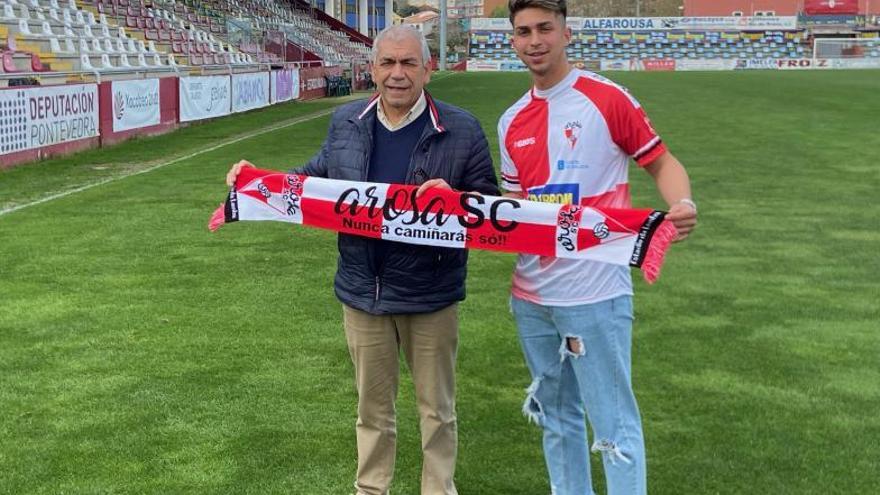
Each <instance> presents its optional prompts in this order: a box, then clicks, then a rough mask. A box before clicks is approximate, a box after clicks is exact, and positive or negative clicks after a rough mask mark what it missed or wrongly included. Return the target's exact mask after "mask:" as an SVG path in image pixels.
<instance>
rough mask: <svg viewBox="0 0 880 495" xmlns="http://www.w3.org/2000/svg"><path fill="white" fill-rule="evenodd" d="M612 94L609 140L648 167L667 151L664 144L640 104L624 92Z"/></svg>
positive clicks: (619, 90) (641, 164)
mask: <svg viewBox="0 0 880 495" xmlns="http://www.w3.org/2000/svg"><path fill="white" fill-rule="evenodd" d="M615 93H616V94H615V96H613V102H612V104H613V105H614V111H613V112H612V115H613V116H614V117H613V118H612V119H611V122H609V124H611V125H610V127H611V136H612V139H613V140H614V142H615V143H616V144H617V145H618V146H620V149H622V150H623V151H624V152H625V153H626V154H628V155H629V156H631V157H632V158H633V160H635V161H636V163H638V164H639V166H642V167H644V166H646V165H649V164H650V163H651V162H653V161H654V160H656V159H657V158H658V157H659V156H660V155H662V154H663V153H665V152H666V145H665V144H663V141H662V140H661V139H660V136H659V135H657V132H656V131H655V130H654V126H652V125H651V121H650V119H648V114H646V113H645V110H644V109H643V108H642V106H641V105H639V102H638V101H636V99H635V98H633V97H632V96H630V95H629V94H628V93H626V92H625V91H624V90H623V89H619V88H618V89H617V91H616V92H615Z"/></svg>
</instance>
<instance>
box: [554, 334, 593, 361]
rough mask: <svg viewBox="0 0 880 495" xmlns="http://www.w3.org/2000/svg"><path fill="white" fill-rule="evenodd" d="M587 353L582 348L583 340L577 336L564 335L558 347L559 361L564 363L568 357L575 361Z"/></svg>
mask: <svg viewBox="0 0 880 495" xmlns="http://www.w3.org/2000/svg"><path fill="white" fill-rule="evenodd" d="M586 353H587V350H586V349H585V348H584V340H583V339H582V338H581V337H580V336H578V335H566V336H565V337H564V338H563V339H562V343H561V344H560V345H559V361H560V362H561V361H565V358H567V357H570V358H572V359H577V358H579V357H581V356H583V355H585V354H586Z"/></svg>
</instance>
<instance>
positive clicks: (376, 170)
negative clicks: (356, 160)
mask: <svg viewBox="0 0 880 495" xmlns="http://www.w3.org/2000/svg"><path fill="white" fill-rule="evenodd" d="M427 124H428V108H427V107H425V109H424V110H423V111H422V114H421V115H419V116H418V117H416V119H415V120H414V121H412V122H410V123H409V124H407V125H406V126H404V127H402V128H400V129H397V130H396V131H389V130H388V128H387V127H385V126H384V125H383V124H382V122H380V121H379V119H378V117H377V118H376V120H375V121H374V122H373V152H372V154H371V156H370V165H369V168H368V169H367V170H368V172H367V181H368V182H381V183H383V184H403V183H405V182H406V173H407V172H408V171H409V166H410V162H411V161H412V155H413V150H415V148H416V144H418V142H419V138H420V137H421V136H422V132H424V130H425V125H427ZM393 242H394V241H383V240H381V239H372V244H373V246H372V247H373V254H372V262H373V269H374V270H375V271H376V272H377V273H381V272H382V267H383V266H384V265H385V256H386V254H387V253H388V249H390V244H392V243H393Z"/></svg>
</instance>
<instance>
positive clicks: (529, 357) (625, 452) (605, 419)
mask: <svg viewBox="0 0 880 495" xmlns="http://www.w3.org/2000/svg"><path fill="white" fill-rule="evenodd" d="M510 305H511V310H512V312H513V315H514V317H515V319H516V324H517V327H518V329H519V336H520V343H521V344H522V348H523V354H525V358H526V362H527V364H528V367H529V371H530V372H531V375H532V384H531V385H530V386H529V388H528V389H527V390H526V401H525V404H523V413H524V414H525V415H526V416H527V417H528V418H529V419H531V420H533V421H535V422H536V423H537V424H538V425H540V426H541V427H542V428H543V430H544V460H545V461H546V463H547V471H548V472H549V475H550V485H551V493H552V494H554V495H593V494H594V493H595V492H593V488H592V482H591V478H590V462H589V452H588V448H587V446H588V445H589V438H588V436H587V428H586V420H587V419H589V423H590V426H591V428H592V433H593V444H592V447H591V448H590V449H589V450H592V451H593V452H600V453H601V455H602V462H603V466H604V468H605V480H606V482H607V487H608V494H609V495H630V494H631V495H644V494H646V493H647V478H646V470H645V442H644V437H643V435H642V422H641V418H640V417H639V409H638V405H637V404H636V399H635V396H634V395H633V390H632V379H631V373H630V370H631V368H632V365H631V359H630V354H631V348H632V342H631V339H632V320H633V310H632V297H631V296H628V295H627V296H619V297H616V298H614V299H610V300H607V301H600V302H598V303H593V304H584V305H580V306H565V307H563V306H542V305H538V304H534V303H531V302H527V301H524V300H522V299H517V298H512V299H511V302H510ZM570 340H573V341H575V342H577V343H579V344H580V346H579V347H580V349H579V350H578V352H574V351H572V346H570V344H569V341H570ZM585 414H586V415H585Z"/></svg>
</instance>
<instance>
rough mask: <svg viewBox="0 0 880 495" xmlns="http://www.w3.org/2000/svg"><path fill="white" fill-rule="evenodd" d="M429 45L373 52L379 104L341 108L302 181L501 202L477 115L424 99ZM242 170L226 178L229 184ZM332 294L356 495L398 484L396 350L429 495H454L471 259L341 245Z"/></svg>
mask: <svg viewBox="0 0 880 495" xmlns="http://www.w3.org/2000/svg"><path fill="white" fill-rule="evenodd" d="M429 62H430V53H429V51H428V45H427V43H426V41H425V38H424V36H423V35H422V34H421V33H420V32H418V31H416V30H414V29H412V28H409V27H404V26H393V27H390V28H388V29H386V30H384V31H382V32H381V33H379V35H378V36H376V39H375V41H374V43H373V69H372V75H373V80H374V81H375V82H376V85H377V86H378V90H379V91H378V94H376V95H374V96H373V97H372V98H371V99H369V100H368V101H366V102H364V101H358V102H354V103H349V104H346V105H344V106H342V107H340V108H339V109H338V110H337V111H336V112H335V114H334V115H333V119H332V121H331V123H330V130H329V132H328V135H327V139H326V140H325V141H324V144H323V146H322V147H321V150H320V152H318V153H317V154H316V155H315V156H314V157H313V158H312V159H311V161H309V163H308V164H306V165H305V166H304V167H302V168H300V169H295V170H294V171H293V172H295V173H303V174H306V175H310V176H318V177H328V178H331V179H344V180H354V181H368V182H381V183H398V184H421V185H422V187H421V189H420V193H421V192H422V191H424V190H425V189H427V188H429V187H444V188H448V187H451V188H454V189H458V190H464V191H478V192H481V193H484V194H498V188H497V182H496V179H495V171H494V169H493V167H492V160H491V158H490V155H489V148H488V143H487V142H486V137H485V135H484V134H483V131H482V129H481V128H480V125H479V123H478V122H477V120H476V119H474V117H473V116H471V115H470V114H468V113H466V112H464V111H462V110H461V109H458V108H456V107H453V106H451V105H447V104H444V103H441V102H438V101H435V100H434V99H432V98H431V96H430V95H429V94H428V93H427V92H426V91H424V86H425V84H427V83H428V81H429V80H430V76H431V73H430V67H429ZM249 165H250V164H249V163H248V162H245V161H242V162H239V163H237V164H236V165H234V166H233V168H232V170H230V172H229V175H228V177H227V181H228V182H229V184H230V185H231V184H232V183H234V180H235V177H236V176H237V174H238V171H239V170H240V169H241V167H243V166H249ZM338 245H339V262H338V267H337V272H336V279H335V290H336V295H337V297H338V298H339V300H340V301H342V303H343V317H344V327H345V335H346V339H347V340H348V349H349V352H350V354H351V359H352V362H353V363H354V369H355V382H356V385H357V390H358V419H357V426H356V431H357V445H358V471H357V481H356V482H355V487H356V488H357V493H358V495H380V494H386V493H388V490H389V486H390V485H391V479H392V477H393V475H394V459H395V443H396V436H397V432H396V426H395V425H396V422H395V409H394V402H395V399H396V396H397V386H398V369H399V368H398V355H399V352H400V350H401V349H402V350H403V354H404V356H405V358H406V362H407V364H408V366H409V368H410V371H411V372H412V376H413V382H414V384H415V391H416V397H417V401H418V407H419V415H420V417H421V423H420V424H421V434H422V453H423V456H424V458H423V464H422V494H424V495H427V494H430V495H434V494H444V495H449V494H455V493H457V492H456V489H455V483H454V481H453V476H454V473H455V456H456V450H457V443H458V440H457V427H456V416H455V375H454V373H455V360H456V352H457V346H458V301H461V300H463V299H464V297H465V285H464V283H465V275H466V262H467V251H465V250H460V249H450V248H440V247H426V246H414V245H408V244H402V243H397V242H391V241H382V240H374V239H368V238H363V237H356V236H352V235H346V234H339V242H338Z"/></svg>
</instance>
